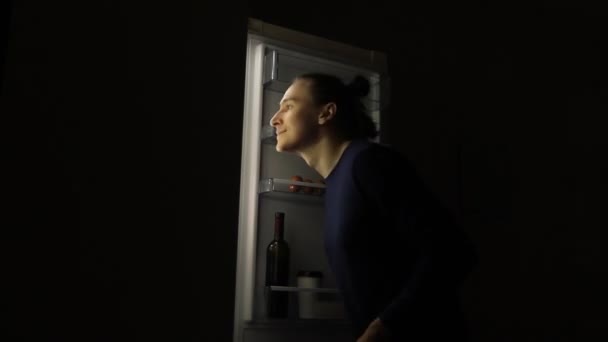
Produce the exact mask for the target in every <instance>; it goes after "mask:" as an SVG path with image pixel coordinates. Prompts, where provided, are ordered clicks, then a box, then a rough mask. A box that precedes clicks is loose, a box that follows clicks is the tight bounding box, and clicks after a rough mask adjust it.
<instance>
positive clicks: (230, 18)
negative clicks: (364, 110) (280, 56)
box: [0, 0, 608, 341]
mask: <svg viewBox="0 0 608 342" xmlns="http://www.w3.org/2000/svg"><path fill="white" fill-rule="evenodd" d="M419 3H422V4H410V3H397V2H394V3H393V2H387V1H375V2H373V3H369V2H351V3H350V4H349V5H347V6H340V5H338V4H331V3H330V2H328V1H324V2H321V1H307V2H290V3H286V2H280V1H259V0H252V1H249V2H246V1H236V2H230V3H229V4H228V3H226V4H225V5H224V7H221V6H218V4H216V3H210V2H204V1H188V0H176V1H171V2H166V3H153V2H145V1H139V2H136V1H104V2H94V3H93V2H82V1H64V0H57V1H27V2H26V1H13V2H12V9H11V8H9V9H10V10H11V11H10V12H9V11H3V17H2V18H3V19H2V29H3V30H5V31H3V32H2V33H3V35H2V39H3V40H2V44H3V46H2V48H5V47H6V49H5V50H3V51H5V52H6V54H5V55H3V56H2V57H3V58H4V60H0V62H3V63H4V70H3V74H2V76H3V83H2V94H1V96H2V100H1V101H2V102H1V107H0V110H1V115H0V117H1V120H2V122H1V124H0V127H1V128H2V137H3V140H4V142H3V147H5V148H6V152H4V153H3V154H2V158H3V162H2V169H3V171H4V172H3V174H4V175H3V176H2V178H3V179H2V194H3V195H4V197H5V200H4V201H3V202H4V205H3V209H4V210H3V212H4V213H3V215H2V216H3V223H2V230H1V231H2V236H1V243H2V248H1V250H2V269H1V270H2V277H1V279H2V284H3V287H4V290H3V295H2V304H1V307H2V311H3V318H2V323H1V326H2V334H3V335H5V336H6V337H5V338H3V340H4V341H20V340H28V341H29V340H36V341H43V340H46V341H64V340H65V341H67V340H78V341H117V340H129V341H134V340H136V341H139V340H141V341H144V340H145V341H149V340H172V341H230V340H231V336H232V324H233V307H234V280H235V263H236V239H237V219H238V200H239V180H240V177H239V174H240V157H241V155H240V153H241V133H242V113H243V85H244V71H245V70H244V66H245V64H244V62H245V44H246V29H247V17H248V16H251V17H255V18H258V19H261V20H264V21H267V22H269V23H273V24H277V25H280V26H285V27H288V28H292V29H295V30H299V31H303V32H307V33H311V34H315V35H319V36H323V37H326V38H329V39H334V40H338V41H342V42H345V43H348V44H352V45H356V46H360V47H363V48H368V49H377V50H381V51H384V52H386V53H387V55H388V58H389V75H390V78H391V87H392V100H391V106H390V108H389V114H388V115H389V116H388V118H387V122H386V126H385V127H387V137H388V142H390V143H391V144H392V145H394V146H395V147H396V148H398V149H399V150H400V151H402V152H403V153H404V154H406V155H407V156H408V157H409V158H411V159H412V160H413V161H414V163H415V164H416V165H417V167H418V168H419V169H420V171H421V173H422V174H423V175H424V177H425V179H426V180H427V181H428V182H429V184H430V185H431V186H432V187H433V188H434V189H435V191H436V192H437V194H438V196H440V197H441V198H442V200H443V201H444V202H445V203H446V204H447V205H448V206H449V207H450V208H451V209H452V210H453V211H454V213H455V215H456V216H457V217H458V218H459V219H460V220H461V221H462V222H463V223H464V224H465V227H466V229H467V231H468V232H469V233H470V234H471V236H472V237H473V239H474V240H475V242H476V244H477V245H478V248H479V251H480V256H481V263H480V265H479V268H478V269H477V270H476V271H475V273H474V274H472V275H471V277H470V279H469V280H468V281H467V284H466V286H465V288H464V292H463V300H464V303H465V308H466V311H467V316H468V317H469V322H470V324H471V329H472V332H473V335H474V338H475V340H476V341H590V340H606V339H607V338H608V330H607V328H606V326H608V315H607V314H606V310H605V308H606V307H607V306H608V301H607V300H606V299H607V298H606V295H605V289H606V288H607V285H608V284H606V280H604V279H605V278H606V266H605V265H606V261H607V258H606V252H605V248H603V247H604V244H605V243H604V241H605V238H606V232H605V231H606V228H607V227H608V224H607V223H608V222H607V220H606V215H605V214H604V213H605V208H606V202H607V201H606V199H605V197H606V196H605V194H606V192H607V191H606V190H608V186H607V181H606V179H605V175H606V174H607V172H606V171H607V163H606V159H607V158H606V154H607V153H606V145H607V142H606V133H605V127H606V126H605V125H602V124H601V116H602V114H605V113H608V111H607V96H606V95H607V94H608V88H607V85H606V76H607V66H606V65H607V63H606V62H605V61H606V60H608V56H607V54H606V52H605V51H606V39H605V37H606V33H607V30H606V28H607V27H606V26H607V23H608V21H607V19H608V18H607V17H606V11H605V9H604V8H602V7H600V6H598V5H595V4H591V3H584V2H580V1H554V2H531V1H526V2H523V1H520V2H513V1H509V2H507V1H503V2H481V1H476V2H472V1H468V2H465V3H460V2H447V1H445V2H432V3H431V2H419ZM10 4H11V3H10V2H3V5H2V6H3V7H4V8H3V9H5V8H6V7H9V6H10ZM5 14H6V15H5ZM9 14H11V15H9ZM8 18H10V21H9V20H5V19H8ZM6 29H9V31H6ZM6 32H9V34H6ZM6 37H8V38H6ZM3 150H4V149H3Z"/></svg>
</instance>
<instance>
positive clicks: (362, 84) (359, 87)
mask: <svg viewBox="0 0 608 342" xmlns="http://www.w3.org/2000/svg"><path fill="white" fill-rule="evenodd" d="M346 88H348V90H349V91H350V92H351V93H352V94H353V95H355V96H358V97H364V96H366V95H367V94H368V93H369V81H368V80H367V78H365V77H363V76H361V75H357V76H355V78H354V79H353V80H352V81H351V82H350V83H349V84H347V85H346Z"/></svg>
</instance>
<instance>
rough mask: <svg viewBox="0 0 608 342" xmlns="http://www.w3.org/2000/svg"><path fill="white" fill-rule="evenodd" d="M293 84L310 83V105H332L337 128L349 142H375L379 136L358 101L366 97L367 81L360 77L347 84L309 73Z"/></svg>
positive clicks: (336, 78)
mask: <svg viewBox="0 0 608 342" xmlns="http://www.w3.org/2000/svg"><path fill="white" fill-rule="evenodd" d="M296 80H308V81H310V85H311V87H310V89H311V93H312V98H313V101H314V103H315V104H316V105H323V104H326V103H329V102H334V103H335V104H336V107H337V112H336V116H335V120H336V121H335V125H336V128H337V129H338V130H339V131H340V133H341V134H343V135H344V136H345V137H346V138H348V139H356V138H374V137H376V135H378V132H377V131H376V125H375V124H374V122H373V121H372V119H371V118H370V117H369V115H368V114H367V110H366V108H365V106H364V105H363V103H362V102H361V98H362V97H365V96H366V95H367V94H368V93H369V88H370V86H369V81H368V80H367V79H366V78H365V77H363V76H360V75H357V76H355V78H354V79H353V80H352V81H351V82H350V83H348V84H344V82H342V80H340V79H339V78H338V77H335V76H332V75H328V74H322V73H309V74H303V75H300V76H298V77H296Z"/></svg>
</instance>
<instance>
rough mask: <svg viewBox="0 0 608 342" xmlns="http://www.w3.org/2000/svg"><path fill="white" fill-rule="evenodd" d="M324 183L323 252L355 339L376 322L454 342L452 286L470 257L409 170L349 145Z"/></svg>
mask: <svg viewBox="0 0 608 342" xmlns="http://www.w3.org/2000/svg"><path fill="white" fill-rule="evenodd" d="M326 185H327V189H326V195H325V233H324V234H325V250H326V253H327V257H328V260H329V264H330V267H331V268H332V271H333V272H334V274H335V276H336V280H337V283H338V288H339V290H340V292H341V294H342V297H343V298H344V302H345V305H346V310H347V314H348V316H349V317H350V319H351V321H352V323H353V326H354V328H355V334H356V335H357V336H359V335H360V334H362V333H363V331H364V330H365V329H366V328H367V326H368V325H369V323H371V321H373V320H374V319H375V318H380V320H381V321H382V322H383V323H384V324H385V326H386V327H387V328H388V329H389V330H390V331H391V332H392V333H393V335H394V336H396V337H397V336H399V337H403V338H404V339H406V338H412V337H416V336H426V337H428V338H429V339H431V338H433V337H431V335H432V334H433V333H436V330H437V329H443V330H446V329H447V330H452V331H450V332H449V333H447V336H449V337H450V338H451V339H452V340H459V339H458V338H455V337H457V335H458V333H457V332H456V330H458V329H460V327H459V326H458V324H459V323H460V321H459V318H458V317H456V315H458V286H459V284H460V282H461V281H462V280H463V278H464V277H465V275H466V274H467V273H468V272H469V271H470V269H471V267H472V265H473V264H474V261H475V254H474V251H473V249H472V247H471V245H470V243H469V242H468V239H467V238H466V236H465V235H464V234H463V232H462V230H461V229H460V227H459V226H458V225H456V224H455V223H454V222H453V220H452V218H451V217H450V214H449V212H448V211H447V210H446V209H445V208H444V207H442V205H441V203H440V202H439V201H438V200H437V199H436V198H435V197H434V196H433V195H432V193H431V192H430V191H429V190H428V189H427V188H426V187H425V186H424V183H423V182H422V181H421V179H420V178H419V177H418V176H417V174H416V172H415V170H414V168H413V167H412V166H411V165H410V164H409V163H408V162H407V160H406V159H405V158H404V157H402V156H401V155H400V154H398V153H397V152H395V151H393V150H392V149H390V148H388V147H386V146H383V145H379V144H376V143H372V142H369V141H367V140H354V141H352V142H351V143H350V144H349V145H348V147H347V148H346V150H345V151H344V153H343V154H342V156H341V158H340V160H339V162H338V164H337V165H336V167H335V168H334V169H333V170H332V171H331V173H330V174H329V176H328V177H327V178H326ZM429 329H431V330H434V331H435V332H433V331H429ZM437 337H438V336H435V337H434V338H437ZM395 340H399V338H395ZM417 340H421V339H417Z"/></svg>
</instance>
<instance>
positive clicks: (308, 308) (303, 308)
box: [297, 271, 323, 319]
mask: <svg viewBox="0 0 608 342" xmlns="http://www.w3.org/2000/svg"><path fill="white" fill-rule="evenodd" d="M322 279H323V273H321V272H319V271H300V272H298V275H297V286H298V288H319V287H321V283H322ZM316 302H317V293H315V292H299V293H298V317H300V318H304V319H311V318H318V317H317V315H316V314H317V310H316V305H315V304H316Z"/></svg>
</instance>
